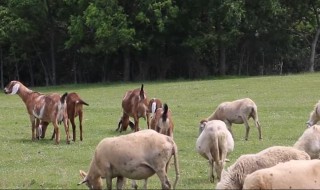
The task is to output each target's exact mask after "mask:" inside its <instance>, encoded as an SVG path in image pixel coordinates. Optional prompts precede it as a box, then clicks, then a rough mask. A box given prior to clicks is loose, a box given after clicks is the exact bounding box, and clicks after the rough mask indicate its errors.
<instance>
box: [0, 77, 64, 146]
mask: <svg viewBox="0 0 320 190" xmlns="http://www.w3.org/2000/svg"><path fill="white" fill-rule="evenodd" d="M4 92H5V93H6V94H18V95H19V96H20V98H21V99H22V101H23V102H24V103H25V105H26V107H27V111H28V114H29V116H30V122H31V126H32V140H35V139H36V134H35V132H36V128H37V129H38V126H39V122H40V120H41V121H43V122H47V123H49V122H52V124H53V126H54V131H55V133H56V134H57V135H56V138H55V143H56V144H59V143H60V132H59V126H58V122H61V121H63V124H64V128H65V131H66V141H67V143H68V144H69V143H70V141H69V128H68V125H67V120H68V115H67V109H66V108H67V106H66V100H65V99H66V96H67V94H68V93H65V94H63V96H60V95H59V94H57V93H51V94H41V93H39V92H34V91H32V90H30V89H29V88H27V87H26V86H24V85H23V84H22V83H21V82H19V81H11V82H10V83H9V84H8V85H7V86H6V87H5V88H4ZM40 135H41V134H40Z"/></svg>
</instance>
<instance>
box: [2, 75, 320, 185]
mask: <svg viewBox="0 0 320 190" xmlns="http://www.w3.org/2000/svg"><path fill="white" fill-rule="evenodd" d="M144 84H145V90H146V92H147V94H148V97H150V98H151V97H157V98H160V99H162V100H163V102H165V103H167V104H168V106H169V108H170V109H171V110H172V112H173V119H174V124H175V131H174V138H175V141H176V143H177V145H178V148H179V163H180V173H181V174H180V181H179V182H178V186H177V188H179V189H213V188H214V187H215V184H212V183H210V181H209V180H208V176H207V174H208V162H207V161H206V160H205V159H203V158H202V157H200V156H199V155H198V154H197V153H196V151H195V141H196V139H197V136H198V122H199V121H200V120H201V119H203V118H205V117H207V116H209V115H210V114H211V113H212V112H213V110H214V109H215V108H216V106H217V105H218V104H219V103H221V102H223V101H230V100H235V99H239V98H244V97H250V98H251V99H253V100H254V101H255V102H256V104H257V105H258V113H259V120H260V123H261V125H262V135H263V140H262V141H259V140H258V132H257V130H256V129H255V128H254V127H253V122H252V121H250V122H249V124H250V126H251V130H250V134H249V140H248V141H244V140H243V139H244V134H245V129H244V126H243V125H234V126H233V132H234V134H235V150H234V152H233V153H232V154H231V155H230V156H229V159H230V162H229V163H228V164H227V165H230V164H232V163H233V162H234V161H235V160H236V159H237V158H238V157H239V156H240V155H241V154H247V153H255V152H258V151H260V150H262V149H264V148H266V147H270V146H273V145H292V144H293V143H294V142H295V141H296V140H297V139H298V137H299V136H300V135H301V134H302V132H303V131H304V129H305V122H306V121H307V119H308V116H309V113H310V111H311V110H312V109H313V106H314V104H315V103H316V102H317V101H318V99H319V90H318V89H319V88H318V86H319V73H314V74H301V75H289V76H272V77H249V78H234V77H232V78H229V79H228V78H226V79H223V80H217V79H212V80H197V81H170V82H166V81H163V82H159V81H157V82H145V83H144ZM140 85H141V82H136V83H106V84H85V85H61V86H55V87H49V88H45V87H41V88H32V89H33V90H35V91H40V92H44V93H49V92H59V93H64V92H77V93H78V94H80V96H81V97H82V98H83V99H84V100H85V101H86V102H87V103H89V104H90V106H88V107H86V106H85V107H84V123H83V125H84V140H83V142H80V141H79V134H78V133H77V141H76V142H74V143H73V142H72V143H71V144H70V145H67V144H66V143H65V133H64V129H63V126H60V130H61V142H60V145H54V142H53V141H51V140H49V139H50V137H51V132H52V129H53V127H52V125H51V124H50V125H49V127H48V131H47V135H46V138H45V139H43V140H40V141H35V142H32V141H31V127H30V123H29V116H28V115H27V111H26V108H25V105H24V103H23V102H22V100H21V99H20V97H19V96H17V95H13V96H9V95H5V94H0V101H1V105H0V127H1V133H0V141H1V144H0V150H1V154H0V176H1V181H0V188H2V189H3V188H5V189H46V188H54V189H83V188H86V186H84V185H82V186H77V183H78V182H79V181H80V177H79V169H82V170H88V168H89V164H90V161H91V158H92V155H93V152H94V149H95V147H96V145H97V144H98V142H99V141H100V140H101V139H103V138H105V137H111V136H117V135H124V134H127V133H129V132H130V131H127V132H123V133H122V134H119V133H118V132H115V129H116V127H117V124H118V120H119V118H120V116H121V114H122V113H121V112H122V109H121V99H122V97H123V95H124V92H125V91H126V90H129V89H134V88H139V87H140ZM77 124H78V122H77ZM140 124H141V128H146V122H145V121H144V120H143V119H141V121H140ZM78 131H79V130H77V132H78ZM174 176H175V175H174V168H173V166H171V167H170V172H169V179H170V181H171V182H173V181H174ZM139 186H140V187H142V183H141V182H139ZM113 187H114V188H115V180H114V185H113ZM148 187H149V188H150V189H154V188H160V187H161V186H160V183H159V180H158V178H157V176H156V175H155V176H153V177H151V179H150V180H149V184H148ZM126 188H131V186H130V181H127V184H126Z"/></svg>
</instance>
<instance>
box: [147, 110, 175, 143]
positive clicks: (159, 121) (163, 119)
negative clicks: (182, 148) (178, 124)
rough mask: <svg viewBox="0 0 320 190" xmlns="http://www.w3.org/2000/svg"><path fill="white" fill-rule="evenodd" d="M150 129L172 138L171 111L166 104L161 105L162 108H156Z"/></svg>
mask: <svg viewBox="0 0 320 190" xmlns="http://www.w3.org/2000/svg"><path fill="white" fill-rule="evenodd" d="M150 128H151V129H153V130H156V131H157V132H159V133H161V134H164V135H167V136H170V137H173V128H174V124H173V120H172V114H171V110H170V109H169V108H168V105H167V104H163V108H158V109H157V110H156V112H155V115H154V117H152V118H151V121H150Z"/></svg>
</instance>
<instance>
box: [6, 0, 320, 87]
mask: <svg viewBox="0 0 320 190" xmlns="http://www.w3.org/2000/svg"><path fill="white" fill-rule="evenodd" d="M319 6H320V1H319V0H306V1H300V0H267V1H266V0H200V1H193V0H157V1H154V0H131V1H127V0H59V1H55V0H2V1H1V2H0V63H1V67H0V70H1V73H0V75H1V85H2V87H3V85H4V83H6V82H8V81H10V80H12V79H18V80H21V81H24V82H25V83H28V84H30V85H31V86H35V85H55V84H64V83H93V82H106V81H137V80H159V79H160V80H162V79H178V78H184V79H195V78H198V79H200V78H204V77H208V76H217V75H222V76H223V75H246V76H248V75H251V76H252V75H274V74H283V73H285V74H287V73H298V72H304V71H310V72H313V71H315V70H318V67H319V66H318V64H317V63H318V62H319V59H318V54H317V52H319V48H318V46H317V43H318V37H319V34H320V22H319V18H320V14H319V10H320V9H319V8H320V7H319Z"/></svg>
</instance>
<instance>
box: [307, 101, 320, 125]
mask: <svg viewBox="0 0 320 190" xmlns="http://www.w3.org/2000/svg"><path fill="white" fill-rule="evenodd" d="M319 120H320V101H319V102H318V103H316V105H314V109H313V110H312V112H311V113H310V117H309V120H308V121H307V122H306V124H307V127H311V126H313V125H315V124H317V122H318V121H319Z"/></svg>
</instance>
